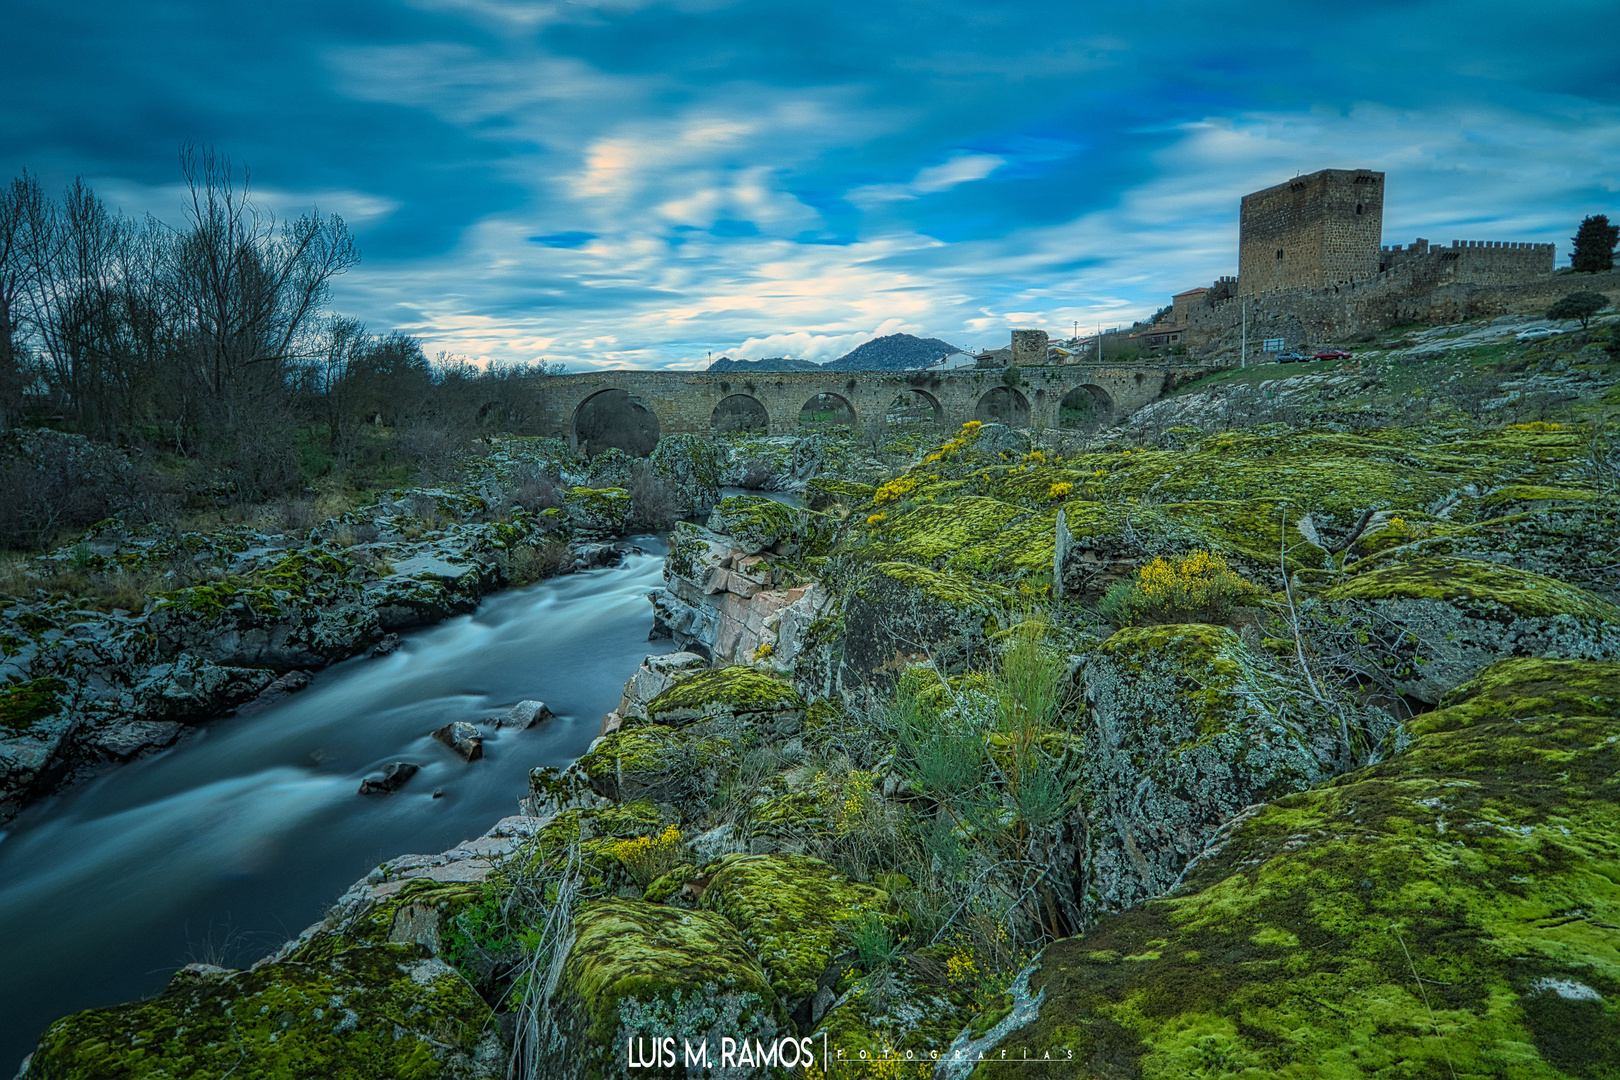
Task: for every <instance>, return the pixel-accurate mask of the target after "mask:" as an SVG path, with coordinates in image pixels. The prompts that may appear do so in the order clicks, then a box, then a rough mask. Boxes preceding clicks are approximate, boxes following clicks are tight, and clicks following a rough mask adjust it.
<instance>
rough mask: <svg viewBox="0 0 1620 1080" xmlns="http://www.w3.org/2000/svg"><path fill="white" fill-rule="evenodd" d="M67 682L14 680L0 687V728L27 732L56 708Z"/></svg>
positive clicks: (50, 679)
mask: <svg viewBox="0 0 1620 1080" xmlns="http://www.w3.org/2000/svg"><path fill="white" fill-rule="evenodd" d="M66 690H67V683H65V682H63V681H62V680H61V679H55V678H44V679H34V680H32V681H30V682H25V683H16V684H14V685H11V686H8V687H6V688H5V689H3V690H0V728H4V729H6V730H8V731H12V732H21V731H27V730H28V729H29V728H30V727H33V726H34V724H35V723H37V722H38V721H40V720H43V719H45V717H47V716H49V715H51V714H52V713H54V712H55V711H56V710H57V707H58V706H59V705H60V703H61V700H62V694H63V693H65V692H66Z"/></svg>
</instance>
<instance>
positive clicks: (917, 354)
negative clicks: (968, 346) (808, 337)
mask: <svg viewBox="0 0 1620 1080" xmlns="http://www.w3.org/2000/svg"><path fill="white" fill-rule="evenodd" d="M956 351H957V348H956V346H955V345H952V344H951V343H950V342H947V341H941V340H939V338H920V337H915V336H913V335H911V334H889V335H888V336H886V337H880V338H873V339H872V340H871V341H868V342H867V343H866V344H865V345H862V346H860V347H858V348H856V349H855V350H854V351H852V352H847V353H845V354H844V355H843V356H840V357H839V358H838V359H836V360H834V361H833V362H832V363H830V364H828V365H827V367H828V368H829V369H831V370H833V371H904V370H906V369H907V368H922V367H927V366H928V365H930V364H932V363H935V362H936V361H938V360H939V358H940V357H942V356H944V355H945V354H946V353H953V352H956Z"/></svg>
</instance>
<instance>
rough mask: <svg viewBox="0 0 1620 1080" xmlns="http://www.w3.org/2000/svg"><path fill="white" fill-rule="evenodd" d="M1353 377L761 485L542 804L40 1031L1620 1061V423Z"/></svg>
mask: <svg viewBox="0 0 1620 1080" xmlns="http://www.w3.org/2000/svg"><path fill="white" fill-rule="evenodd" d="M1582 370H1583V374H1591V375H1593V376H1594V378H1593V380H1592V381H1593V384H1594V386H1595V387H1596V389H1595V390H1594V391H1593V392H1592V393H1590V394H1588V395H1586V396H1585V397H1582V398H1579V399H1577V406H1584V405H1585V404H1588V403H1589V402H1590V399H1591V398H1592V397H1593V395H1594V394H1595V395H1602V394H1610V395H1612V394H1613V393H1614V390H1613V387H1614V385H1615V374H1616V372H1615V370H1614V369H1613V367H1612V366H1610V367H1603V366H1602V365H1601V364H1597V363H1596V362H1595V361H1593V362H1588V363H1586V366H1585V367H1584V368H1583V369H1582ZM1318 387H1319V389H1321V390H1323V394H1322V395H1321V396H1319V397H1318V398H1316V399H1313V401H1312V403H1311V407H1312V408H1313V409H1317V410H1321V412H1322V414H1323V415H1329V416H1336V417H1337V418H1336V419H1328V420H1323V419H1321V417H1320V416H1319V417H1318V422H1317V423H1314V424H1313V425H1312V426H1311V427H1309V428H1298V427H1290V426H1288V425H1285V424H1282V423H1266V424H1259V425H1254V426H1250V427H1247V428H1242V429H1233V430H1226V429H1224V428H1223V427H1222V426H1220V425H1218V424H1211V425H1210V426H1211V428H1213V430H1204V429H1201V428H1196V427H1192V426H1190V425H1184V426H1181V427H1170V428H1166V429H1164V430H1155V431H1153V432H1151V433H1148V432H1134V433H1133V432H1131V431H1129V430H1115V431H1112V432H1105V433H1103V434H1102V435H1100V436H1097V437H1092V438H1078V437H1074V436H1072V435H1070V434H1068V433H1063V432H1056V433H1036V434H1034V435H1030V434H1026V433H1020V432H1016V431H1010V430H1008V429H1005V428H1000V427H997V426H994V425H989V426H986V425H980V424H969V425H967V426H966V427H965V428H963V429H962V430H960V431H958V432H954V433H950V435H949V437H941V438H937V439H935V440H933V441H932V442H931V443H930V444H928V445H924V446H921V447H919V448H918V449H917V452H916V453H914V454H913V455H911V456H910V458H909V460H908V461H906V462H905V463H903V464H902V465H900V466H899V467H896V468H892V469H890V470H888V471H887V472H882V473H880V472H878V471H877V470H875V469H873V468H872V465H871V463H869V462H866V461H865V460H864V459H863V460H862V461H861V462H860V463H859V464H858V466H857V467H846V468H843V469H841V470H837V471H828V472H827V473H826V474H824V475H821V476H817V477H815V478H808V477H806V478H803V479H805V480H806V483H805V484H804V494H805V501H806V503H807V505H806V506H805V507H803V508H795V507H788V506H783V505H781V504H778V503H774V502H770V501H768V500H764V499H760V498H755V497H748V496H741V497H735V498H730V499H725V500H722V501H719V502H718V503H717V504H716V506H715V507H714V510H713V511H712V513H711V514H709V516H708V517H707V518H706V519H705V524H703V525H697V524H695V523H690V522H689V523H683V524H681V525H679V526H677V527H676V529H675V530H674V532H673V533H672V535H671V541H670V555H669V557H668V559H667V561H666V567H665V589H664V590H663V591H662V592H661V593H660V594H658V595H657V596H656V597H655V600H654V607H655V610H656V612H657V618H658V621H659V623H660V624H661V625H662V626H663V627H664V628H665V629H667V630H668V632H670V633H671V634H672V635H673V636H674V637H675V638H676V643H677V644H678V645H680V646H681V647H682V648H683V650H684V651H682V652H679V653H675V654H672V655H668V656H663V657H658V658H651V659H649V660H648V661H647V663H646V664H645V665H643V667H642V668H641V670H639V671H638V672H636V673H635V674H634V675H633V676H632V677H631V679H630V680H629V682H628V683H627V684H626V687H625V690H624V695H623V699H622V701H621V702H620V705H619V708H618V709H617V710H615V712H614V713H613V714H611V715H610V716H609V717H607V719H606V721H605V723H604V730H603V734H602V736H601V737H600V738H599V739H598V740H597V741H596V742H595V743H594V744H592V746H591V748H590V750H589V752H588V753H587V754H585V756H583V757H582V758H581V759H580V760H579V761H577V762H576V763H575V764H573V765H572V766H570V767H568V768H567V769H564V770H554V769H537V770H535V772H534V773H533V775H532V776H531V784H530V791H529V792H528V794H527V796H526V797H525V798H524V799H523V801H522V803H521V806H520V810H521V812H520V813H518V814H516V815H514V816H512V817H509V818H507V819H505V820H504V821H502V822H500V823H499V824H498V825H496V826H495V827H494V828H493V829H492V830H491V831H490V832H489V833H488V834H486V835H485V836H484V837H482V838H480V839H478V840H475V841H470V842H468V843H464V844H462V845H460V846H458V847H457V848H455V849H452V850H451V851H448V852H445V853H442V854H439V855H433V856H407V857H403V858H400V859H395V860H391V861H389V862H387V863H384V864H383V865H382V866H380V867H378V868H377V869H376V870H375V871H374V872H372V873H371V874H370V875H369V876H368V877H367V878H366V879H365V880H363V881H361V882H358V883H357V884H356V885H355V887H354V888H353V889H351V890H350V891H349V893H348V894H347V895H346V896H345V897H344V898H343V899H342V900H341V901H340V902H339V904H338V905H337V906H336V907H334V909H333V910H332V912H331V913H330V915H329V916H328V917H327V918H326V919H325V920H324V921H322V922H321V923H319V924H317V925H315V926H312V927H311V928H309V929H308V930H306V931H305V932H304V933H303V934H302V935H300V937H299V938H297V939H296V940H294V941H292V942H289V943H288V944H287V945H286V946H284V947H283V948H282V949H281V950H279V951H278V952H277V953H276V954H274V955H272V956H271V957H268V958H266V959H265V960H263V961H261V962H259V963H258V964H256V965H254V967H253V968H252V969H251V970H249V971H229V970H224V969H219V968H207V967H193V968H191V969H187V970H186V971H183V972H181V973H180V974H179V975H177V976H176V978H175V980H174V982H173V983H172V984H171V986H170V987H169V989H168V990H167V991H166V992H165V993H164V994H163V995H161V996H159V997H157V998H154V999H152V1000H150V1001H146V1002H141V1003H137V1004H132V1005H126V1006H119V1007H116V1008H112V1009H101V1010H92V1011H89V1012H86V1013H81V1014H79V1015H77V1016H74V1017H69V1018H67V1019H64V1020H63V1021H61V1022H59V1023H58V1024H56V1025H54V1026H53V1027H52V1028H51V1029H50V1031H49V1032H47V1033H46V1035H45V1037H44V1039H43V1040H42V1042H41V1044H40V1049H39V1051H38V1052H37V1053H36V1055H35V1056H34V1058H33V1060H32V1063H31V1065H30V1067H29V1070H28V1072H27V1073H26V1075H28V1076H31V1077H80V1076H82V1077H90V1076H104V1075H130V1076H145V1075H154V1076H155V1075H180V1074H184V1075H196V1076H205V1075H221V1074H223V1073H224V1072H226V1071H228V1070H229V1069H231V1068H233V1067H235V1066H236V1065H237V1064H239V1063H242V1062H249V1061H251V1062H253V1063H254V1065H255V1067H257V1068H259V1069H260V1070H261V1071H263V1072H264V1073H265V1074H267V1075H274V1074H276V1073H277V1072H278V1071H289V1072H294V1073H296V1072H298V1071H299V1070H306V1071H319V1072H322V1073H327V1074H333V1075H339V1074H344V1073H349V1074H353V1075H423V1076H427V1075H444V1076H495V1075H502V1074H505V1073H506V1071H507V1070H508V1068H509V1067H510V1068H513V1069H515V1070H516V1072H517V1074H518V1075H526V1076H556V1077H609V1076H634V1075H645V1074H647V1073H648V1072H649V1071H650V1072H653V1073H655V1074H663V1075H669V1074H679V1073H680V1072H681V1065H680V1064H678V1063H671V1064H669V1065H667V1066H666V1065H658V1066H657V1067H655V1068H652V1069H650V1070H649V1069H648V1068H645V1067H644V1064H645V1062H646V1061H647V1060H649V1058H648V1055H653V1058H654V1060H655V1063H656V1062H664V1061H666V1059H664V1058H663V1057H662V1051H661V1050H660V1049H659V1047H661V1046H663V1045H665V1044H664V1043H663V1042H662V1040H664V1039H673V1040H674V1041H673V1042H672V1043H670V1044H668V1045H670V1046H673V1047H674V1048H675V1049H674V1051H672V1053H673V1054H674V1055H675V1056H676V1059H677V1061H679V1060H681V1059H683V1058H684V1053H685V1048H686V1044H688V1043H690V1044H691V1045H692V1046H693V1048H694V1049H695V1048H696V1047H699V1046H706V1047H707V1048H708V1049H707V1053H708V1059H707V1063H708V1066H709V1071H710V1072H711V1073H713V1074H714V1075H737V1076H741V1075H785V1074H799V1073H807V1072H808V1071H809V1070H808V1069H807V1068H806V1067H805V1066H804V1065H803V1064H801V1062H800V1057H801V1054H803V1053H806V1052H808V1053H809V1054H810V1055H811V1058H812V1062H811V1064H812V1065H813V1068H814V1069H815V1070H816V1071H817V1072H820V1073H824V1074H830V1075H849V1076H865V1075H879V1076H926V1075H935V1076H941V1077H956V1076H965V1075H968V1074H970V1073H977V1074H981V1075H990V1074H996V1073H1000V1072H1007V1073H1008V1074H1009V1075H1013V1074H1015V1073H1016V1075H1019V1076H1023V1075H1029V1074H1031V1073H1033V1074H1034V1075H1050V1076H1060V1075H1061V1076H1074V1075H1096V1076H1122V1077H1124V1076H1183V1075H1225V1074H1227V1073H1231V1074H1240V1073H1247V1074H1251V1075H1297V1076H1315V1075H1345V1076H1384V1075H1392V1074H1393V1073H1394V1072H1395V1071H1399V1070H1405V1071H1407V1072H1410V1073H1412V1074H1414V1075H1416V1074H1428V1073H1434V1074H1436V1075H1448V1074H1449V1072H1454V1073H1455V1074H1456V1075H1459V1076H1460V1075H1516V1076H1517V1075H1523V1076H1544V1077H1594V1076H1605V1075H1609V1074H1611V1073H1613V1072H1614V1071H1615V1070H1616V1069H1620V1058H1616V1057H1615V1054H1614V1051H1613V1047H1615V1046H1620V960H1617V959H1616V955H1617V953H1616V943H1617V941H1620V938H1616V936H1615V935H1616V931H1615V929H1614V927H1615V926H1616V925H1620V887H1617V886H1616V882H1615V879H1614V878H1615V875H1614V873H1613V868H1614V866H1616V865H1620V840H1617V837H1620V819H1617V810H1616V807H1617V806H1620V788H1617V787H1616V783H1617V781H1616V776H1617V775H1620V768H1617V766H1620V761H1616V746H1617V745H1620V662H1617V661H1620V608H1617V607H1616V606H1615V600H1616V596H1615V593H1614V591H1613V581H1614V577H1613V575H1612V573H1610V572H1609V571H1610V569H1612V563H1613V559H1614V557H1615V556H1614V552H1615V551H1616V550H1617V549H1620V520H1617V518H1616V510H1615V505H1616V502H1615V495H1616V493H1617V490H1620V489H1617V486H1616V485H1617V484H1620V474H1616V473H1615V471H1614V467H1615V459H1614V456H1613V450H1612V446H1613V444H1612V442H1610V441H1608V440H1610V439H1612V437H1613V436H1612V425H1611V427H1609V428H1604V427H1603V426H1602V425H1601V423H1600V422H1598V420H1596V419H1595V418H1594V417H1593V416H1592V415H1590V414H1589V413H1586V412H1582V411H1580V408H1579V407H1577V408H1575V409H1572V410H1570V411H1567V412H1565V413H1563V414H1555V416H1554V418H1548V419H1538V420H1525V421H1521V422H1516V423H1511V424H1500V425H1497V426H1492V427H1488V428H1487V427H1482V426H1480V425H1479V424H1478V423H1476V422H1474V421H1472V420H1470V419H1469V418H1468V417H1467V416H1465V415H1462V414H1460V413H1456V412H1452V413H1447V412H1445V411H1444V410H1432V411H1429V410H1426V412H1429V413H1430V415H1427V416H1426V418H1425V419H1424V420H1423V421H1422V422H1420V423H1411V424H1407V425H1405V426H1401V427H1388V428H1379V427H1371V426H1366V425H1365V424H1357V423H1351V422H1348V418H1350V417H1351V414H1352V413H1353V412H1356V411H1359V410H1358V409H1356V408H1355V407H1354V406H1353V405H1349V406H1343V411H1341V412H1338V413H1335V410H1336V409H1339V408H1341V405H1336V404H1334V403H1335V402H1341V403H1342V399H1343V397H1344V395H1343V394H1340V393H1338V385H1337V384H1336V383H1334V382H1331V381H1330V380H1328V379H1327V378H1323V379H1322V380H1321V381H1320V382H1319V383H1318ZM1273 389H1274V390H1275V389H1276V388H1275V387H1273ZM1194 393H1208V391H1207V390H1205V391H1200V390H1197V389H1195V390H1194ZM799 455H800V451H798V450H794V451H792V452H791V453H788V452H785V451H784V456H787V457H792V458H797V457H798V456H799ZM728 1039H729V1040H731V1043H730V1045H729V1048H728V1046H727V1043H726V1040H728ZM722 1054H725V1055H726V1056H725V1057H724V1058H723V1059H722ZM824 1055H825V1056H824ZM790 1057H791V1058H792V1059H793V1060H791V1061H790V1060H789V1058H790ZM1003 1057H1005V1058H1006V1059H1007V1060H1008V1061H1009V1062H1010V1063H1008V1064H1003V1063H1002V1060H1003ZM177 1062H186V1063H188V1064H186V1065H185V1066H184V1071H183V1073H176V1072H174V1071H172V1070H171V1065H172V1064H173V1063H177ZM160 1069H162V1070H165V1071H164V1072H161V1073H160V1071H159V1070H160ZM1448 1070H1449V1072H1448ZM696 1071H697V1070H695V1069H689V1070H687V1072H686V1074H687V1075H693V1074H694V1073H695V1072H696Z"/></svg>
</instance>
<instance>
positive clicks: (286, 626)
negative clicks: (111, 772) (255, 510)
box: [0, 484, 624, 817]
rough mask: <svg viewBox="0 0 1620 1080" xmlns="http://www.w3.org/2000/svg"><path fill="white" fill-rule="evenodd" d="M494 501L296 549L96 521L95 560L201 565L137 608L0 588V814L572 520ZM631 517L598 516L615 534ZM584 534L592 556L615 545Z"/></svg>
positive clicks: (488, 570)
mask: <svg viewBox="0 0 1620 1080" xmlns="http://www.w3.org/2000/svg"><path fill="white" fill-rule="evenodd" d="M470 486H472V487H475V488H476V487H477V485H476V484H472V485H470ZM597 494H600V493H597ZM580 501H581V504H582V505H584V504H587V503H590V504H594V502H593V500H591V499H585V500H580ZM608 501H610V502H612V501H613V499H612V497H611V496H610V497H609V500H608ZM615 505H617V503H615ZM486 516H488V503H487V502H486V501H485V500H484V499H483V498H482V497H481V496H477V495H471V494H467V493H466V492H464V491H456V490H445V489H429V490H422V491H415V492H396V493H394V494H393V495H391V496H389V497H387V498H384V499H381V500H379V501H378V502H377V503H375V504H373V505H371V506H368V507H365V508H362V509H360V510H356V511H351V512H350V513H347V514H345V515H343V516H342V517H340V518H335V519H333V520H331V521H328V522H326V523H323V524H322V525H320V526H317V527H316V528H315V529H314V530H313V531H312V533H311V539H310V542H309V543H308V544H307V545H306V546H303V547H299V548H296V549H291V550H289V549H288V548H287V547H286V546H285V538H281V537H275V536H269V535H265V534H262V533H257V532H253V531H251V530H234V531H232V530H222V531H221V532H219V533H216V534H209V535H201V534H183V535H180V536H178V537H175V536H172V535H168V534H165V533H163V532H161V531H159V530H154V529H146V530H140V529H136V530H128V529H123V528H122V527H121V526H119V525H118V524H117V523H116V522H111V523H107V524H105V525H102V526H98V527H97V528H96V529H93V530H92V531H91V532H90V534H89V535H88V536H87V537H86V539H85V540H84V542H82V543H81V544H80V545H78V547H77V549H76V552H77V553H76V554H74V555H73V556H72V557H73V558H74V559H76V560H77V562H78V564H81V565H82V566H83V567H84V568H85V570H86V572H93V573H108V574H116V573H121V572H130V573H135V572H143V573H144V572H148V571H149V570H150V569H152V568H156V567H162V566H173V565H189V566H192V567H197V568H200V569H199V570H198V571H194V572H203V573H205V574H206V579H205V580H204V581H203V582H201V583H197V584H190V585H182V586H181V587H176V588H172V589H169V590H166V591H159V592H157V593H156V594H154V595H152V596H151V598H150V599H149V600H148V601H147V603H146V604H145V608H144V610H143V611H141V612H139V613H131V612H128V611H119V610H115V611H112V612H110V613H109V612H102V611H97V610H87V609H84V608H81V607H80V606H79V602H78V601H76V600H73V599H67V598H44V597H41V598H39V599H36V600H32V601H30V600H10V601H7V602H4V603H0V686H4V689H0V817H9V816H10V815H11V814H14V813H15V812H16V811H17V810H18V809H19V808H20V807H21V806H22V805H24V804H25V803H26V802H27V801H28V800H30V799H32V798H35V797H38V796H39V795H40V794H42V793H45V792H48V791H50V790H53V789H54V787H55V786H56V785H58V784H60V783H62V782H63V781H65V780H67V779H69V778H71V777H72V776H74V775H76V774H77V773H78V772H80V771H83V770H88V769H93V768H96V767H98V766H100V765H104V764H107V763H110V762H117V761H122V760H125V759H128V758H130V757H134V756H137V755H139V754H141V753H142V752H145V751H148V750H151V749H156V748H161V747H164V746H168V745H170V744H172V743H173V742H175V741H176V739H177V738H179V737H180V736H181V735H183V734H184V730H185V729H184V726H183V725H187V724H192V723H196V722H198V721H200V720H203V719H206V718H209V717H212V716H217V715H219V714H221V713H223V712H226V711H228V710H230V709H233V708H237V707H253V706H254V703H255V702H256V701H257V700H258V695H260V694H261V693H262V694H266V697H265V699H264V701H265V703H266V704H267V703H268V702H270V701H272V700H274V699H275V698H276V697H279V696H280V695H282V694H284V693H286V692H288V691H289V690H290V689H294V688H295V687H293V686H291V685H288V684H285V683H281V682H278V677H280V676H282V675H283V674H284V673H286V674H290V673H293V672H297V671H301V670H305V669H311V668H318V667H322V666H325V665H327V664H329V663H332V662H333V661H336V660H339V659H342V658H344V657H347V656H352V655H354V654H355V653H358V652H361V651H363V650H365V649H368V648H370V647H371V646H372V645H373V644H376V643H379V642H385V641H387V640H389V635H390V634H391V632H393V631H396V630H402V629H405V628H408V627H413V626H420V625H425V624H428V623H432V622H436V621H438V620H440V619H443V618H445V617H447V616H449V615H451V614H454V613H458V612H464V611H470V610H472V609H473V608H474V607H475V606H476V605H477V603H478V601H479V599H480V598H481V597H482V596H483V595H485V594H486V593H488V592H489V591H491V590H493V589H496V588H500V587H502V586H503V585H505V584H507V583H508V581H509V580H510V566H511V559H512V557H513V555H514V554H515V553H518V552H520V551H522V550H523V549H526V548H532V547H534V546H535V545H543V544H556V545H564V544H567V543H569V542H570V538H571V536H572V531H571V528H570V519H569V518H568V516H567V515H565V514H564V513H563V512H562V511H560V510H553V511H545V512H542V513H530V512H528V511H525V510H521V509H516V510H511V511H509V512H507V513H505V514H503V515H502V516H501V517H500V518H498V519H496V520H479V518H481V517H486ZM610 519H611V520H610ZM623 520H624V518H623V516H620V517H617V518H614V517H613V516H612V515H608V516H607V517H603V518H601V519H597V518H592V519H591V520H590V522H589V527H590V528H592V529H595V530H596V531H597V533H598V534H599V535H607V534H608V533H609V532H611V530H612V528H613V527H614V522H618V524H620V525H622V523H623ZM579 546H580V548H581V551H582V552H583V553H584V556H586V558H585V562H586V563H588V564H590V563H598V564H599V563H601V562H603V561H606V560H607V559H610V558H615V557H617V554H616V553H615V552H613V551H612V550H611V548H610V546H609V545H600V547H601V549H602V550H601V551H600V552H598V553H597V554H595V555H592V554H591V551H592V545H588V544H581V545H579ZM65 558H67V556H65V555H63V554H62V553H60V552H59V553H56V554H53V555H52V556H49V557H47V560H46V561H47V562H51V561H62V560H63V559H65ZM570 566H571V564H570V563H569V562H568V561H567V560H563V561H562V565H561V568H562V569H568V568H570ZM396 640H397V639H396ZM298 677H299V678H303V677H304V676H298Z"/></svg>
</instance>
